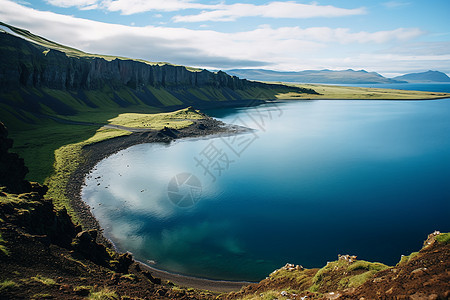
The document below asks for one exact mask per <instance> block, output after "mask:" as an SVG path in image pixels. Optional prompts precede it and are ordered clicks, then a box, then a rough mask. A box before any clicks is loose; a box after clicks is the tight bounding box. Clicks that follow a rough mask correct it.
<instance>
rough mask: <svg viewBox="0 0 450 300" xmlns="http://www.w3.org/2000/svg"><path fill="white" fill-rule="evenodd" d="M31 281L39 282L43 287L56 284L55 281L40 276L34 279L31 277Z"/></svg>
mask: <svg viewBox="0 0 450 300" xmlns="http://www.w3.org/2000/svg"><path fill="white" fill-rule="evenodd" d="M31 279H32V280H34V281H37V282H40V283H42V284H44V285H49V286H50V285H56V284H57V283H56V281H55V280H53V279H51V278H48V277H44V276H42V275H36V276H34V277H31Z"/></svg>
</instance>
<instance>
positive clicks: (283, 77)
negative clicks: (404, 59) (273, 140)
mask: <svg viewBox="0 0 450 300" xmlns="http://www.w3.org/2000/svg"><path fill="white" fill-rule="evenodd" d="M226 72H227V73H228V74H230V75H234V76H238V77H240V78H246V79H250V80H258V81H281V82H301V83H330V84H374V83H407V82H447V81H450V78H449V77H448V76H447V75H446V74H445V73H442V72H438V71H428V72H424V73H416V74H406V75H403V76H399V77H395V78H386V77H384V76H382V75H380V74H378V73H376V72H367V71H365V70H359V71H355V70H352V69H348V70H343V71H333V70H308V71H300V72H278V71H272V70H263V69H233V70H227V71H226Z"/></svg>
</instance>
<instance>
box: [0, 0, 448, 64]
mask: <svg viewBox="0 0 450 300" xmlns="http://www.w3.org/2000/svg"><path fill="white" fill-rule="evenodd" d="M0 7H2V9H1V10H0V19H1V20H2V21H4V22H6V23H9V24H11V25H15V26H18V27H22V28H25V29H29V30H31V31H32V32H33V33H36V34H38V35H41V36H44V37H46V38H49V39H51V40H54V41H57V42H59V43H62V44H66V45H68V46H72V47H75V48H79V49H81V50H84V51H87V52H91V53H101V54H111V55H117V56H125V57H132V58H142V59H147V60H149V61H168V62H171V63H176V64H183V65H191V66H198V67H205V68H214V69H216V68H222V69H227V68H242V67H264V66H265V67H267V68H276V69H279V70H283V69H284V70H301V69H320V68H329V69H335V68H355V69H363V68H371V70H378V71H383V70H384V69H386V70H392V71H393V72H396V71H399V70H401V68H402V67H405V68H413V67H414V68H416V69H417V68H418V67H420V66H421V65H422V66H427V67H426V68H427V69H428V68H437V69H444V70H443V71H446V72H448V71H449V70H450V63H449V59H448V56H446V55H448V51H447V52H446V51H445V49H444V48H443V46H439V45H436V47H435V48H436V49H441V50H440V52H435V51H428V52H425V51H424V50H423V49H424V47H425V48H426V45H423V47H418V46H417V47H411V48H408V47H407V45H411V44H410V43H413V42H414V39H415V38H416V37H418V36H421V35H424V34H426V33H425V32H423V31H421V30H420V29H417V28H398V29H393V30H386V31H376V32H367V31H359V32H355V31H352V30H350V29H348V28H329V27H311V28H301V27H281V28H272V27H271V26H269V25H264V26H261V27H259V28H257V29H254V30H249V31H242V32H233V33H223V32H217V31H214V30H207V29H205V28H202V29H198V30H194V29H187V28H171V27H165V26H145V27H141V26H125V25H117V24H108V23H102V22H96V21H91V20H86V19H81V18H75V17H73V16H65V15H60V14H56V13H52V12H43V11H38V10H35V9H32V8H29V7H25V6H22V5H19V4H17V3H15V2H12V1H9V0H0ZM438 46H439V47H438ZM405 48H408V49H410V50H408V51H406V50H405ZM386 49H392V51H391V52H390V53H386V52H383V51H386ZM442 49H444V50H442ZM401 50H403V51H404V52H403V53H402V52H400V51H401ZM416 50H417V51H416ZM433 52H434V53H433ZM360 53H366V54H367V55H366V56H361V55H360ZM428 63H429V65H427V64H428ZM436 66H437V67H436ZM439 66H440V67H439ZM394 69H395V70H394Z"/></svg>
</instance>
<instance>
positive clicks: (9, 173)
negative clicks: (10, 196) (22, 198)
mask: <svg viewBox="0 0 450 300" xmlns="http://www.w3.org/2000/svg"><path fill="white" fill-rule="evenodd" d="M12 145H13V141H12V140H11V139H9V138H8V129H7V128H6V127H5V125H4V124H3V123H2V122H0V186H5V187H6V189H7V191H9V192H12V193H20V192H29V191H31V185H30V183H29V182H28V181H26V180H25V175H26V174H27V173H28V168H27V167H26V166H25V163H24V161H23V159H22V158H20V157H19V156H18V155H17V154H16V153H9V152H8V151H9V149H10V148H11V147H12Z"/></svg>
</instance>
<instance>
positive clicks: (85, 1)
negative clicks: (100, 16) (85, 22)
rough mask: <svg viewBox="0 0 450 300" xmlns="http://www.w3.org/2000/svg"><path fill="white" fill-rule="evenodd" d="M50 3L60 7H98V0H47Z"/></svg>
mask: <svg viewBox="0 0 450 300" xmlns="http://www.w3.org/2000/svg"><path fill="white" fill-rule="evenodd" d="M46 2H47V3H48V4H51V5H54V6H59V7H72V6H76V7H80V8H86V7H94V8H97V3H98V2H99V1H98V0H46Z"/></svg>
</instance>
